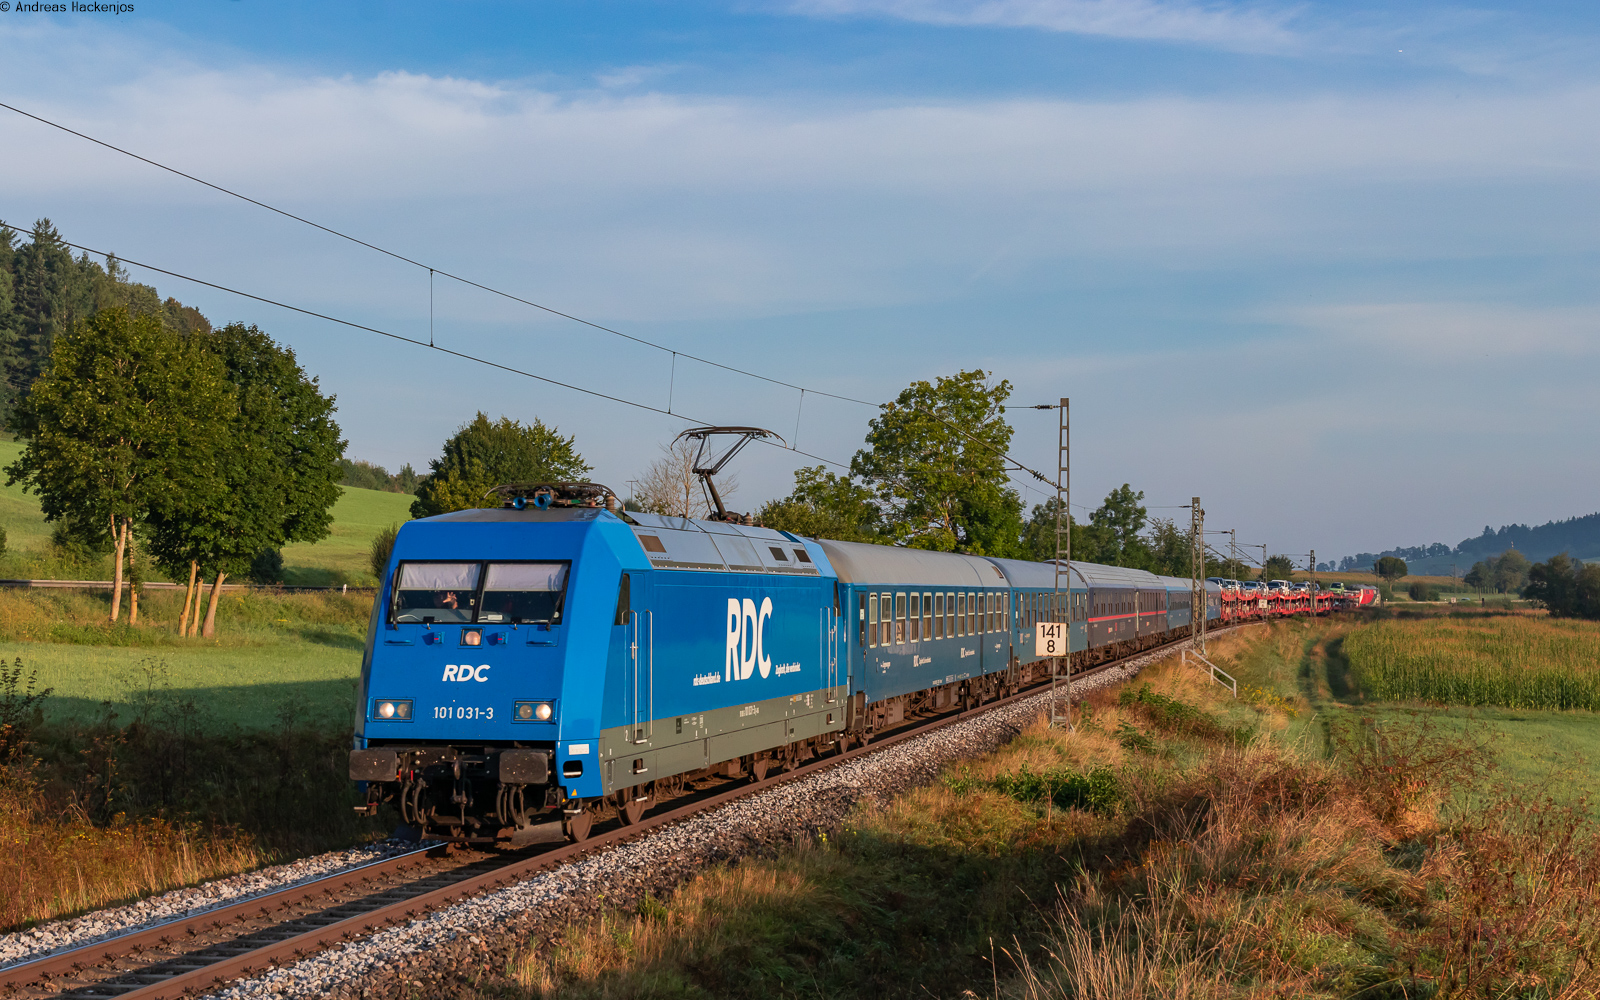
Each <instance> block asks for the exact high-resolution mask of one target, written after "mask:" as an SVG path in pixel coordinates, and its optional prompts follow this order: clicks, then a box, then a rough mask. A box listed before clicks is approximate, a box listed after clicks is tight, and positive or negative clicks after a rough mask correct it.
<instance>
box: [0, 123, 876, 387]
mask: <svg viewBox="0 0 1600 1000" xmlns="http://www.w3.org/2000/svg"><path fill="white" fill-rule="evenodd" d="M0 108H5V109H6V110H7V111H12V112H15V113H16V114H19V115H22V116H23V117H24V118H31V119H33V120H34V121H36V122H39V123H40V124H41V125H48V126H50V127H51V128H54V129H59V130H61V131H62V132H66V133H67V134H69V135H74V136H77V137H78V138H80V139H83V140H84V141H86V142H92V143H94V144H95V145H96V146H101V147H103V148H105V149H109V150H111V151H112V152H114V153H120V154H122V155H123V156H127V157H130V158H132V159H135V160H138V161H139V162H140V163H144V164H148V165H149V166H152V167H155V168H156V169H157V170H165V171H166V172H167V173H169V174H173V175H175V176H178V177H182V178H183V179H184V180H187V181H193V182H194V183H196V184H200V185H203V186H205V187H208V188H210V189H211V190H213V191H216V192H218V193H219V194H225V195H227V196H228V197H230V198H237V199H239V200H240V201H244V202H248V203H249V204H251V205H254V206H256V207H257V208H262V209H265V210H266V211H268V212H273V213H275V214H277V215H281V216H283V217H284V218H286V219H292V220H294V221H295V222H298V223H301V224H302V225H306V226H310V227H311V228H313V229H317V230H321V231H322V232H324V233H327V234H328V235H330V236H337V237H338V238H339V239H342V240H348V241H350V242H351V243H354V244H357V245H358V246H363V247H366V248H367V249H368V250H372V251H374V252H376V253H380V254H383V255H384V256H386V257H392V258H394V259H395V260H398V261H402V262H404V263H406V264H410V265H412V266H413V267H419V268H424V269H426V270H427V271H428V274H429V277H430V279H431V277H432V276H433V275H434V274H440V275H443V276H444V277H446V278H449V279H451V280H452V281H459V282H461V283H462V284H463V285H468V286H470V287H472V288H476V289H478V290H480V291H484V292H488V293H489V294H491V295H498V296H500V297H502V298H505V299H509V300H511V301H512V302H519V303H521V304H522V305H525V306H529V307H531V308H534V309H538V310H540V311H542V312H546V313H549V314H550V315H552V316H559V317H561V318H562V319H565V320H571V321H572V322H574V323H581V324H583V325H584V326H587V327H591V328H593V329H595V330H599V331H601V332H603V333H609V334H612V335H613V336H617V337H622V338H623V339H625V340H631V341H633V342H634V343H636V344H642V345H643V346H645V347H651V348H654V349H655V350H658V351H661V352H663V353H668V352H671V353H673V354H682V355H683V356H684V357H686V358H689V359H691V360H693V361H698V362H700V363H701V364H704V365H710V366H712V367H713V368H721V369H723V370H724V371H730V372H733V373H735V374H738V375H744V376H746V377H748V378H755V379H760V380H762V381H763V382H770V383H772V384H773V385H781V386H785V387H787V388H790V389H801V388H803V387H802V386H798V385H795V384H794V383H793V382H785V381H784V380H782V379H776V378H772V377H771V376H768V375H762V374H760V373H758V372H751V371H745V370H744V369H742V368H736V367H734V366H733V365H725V364H723V363H722V362H720V361H713V360H711V359H710V358H702V357H699V356H698V355H694V354H688V353H686V352H684V351H678V350H675V349H673V348H671V347H667V346H665V345H662V344H658V343H656V342H654V341H652V340H646V339H645V338H643V337H638V336H634V335H633V334H631V333H623V332H622V331H621V330H616V329H613V328H611V327H609V326H605V325H603V324H601V323H596V322H594V321H592V320H587V319H584V318H583V317H582V316H575V315H573V314H572V313H568V312H563V311H562V310H560V309H556V308H554V307H552V306H547V305H544V304H543V303H539V302H534V301H533V300H532V299H525V298H523V297H522V296H520V295H517V294H515V293H513V292H508V291H505V290H504V289H501V288H495V287H494V286H493V285H486V284H484V283H482V282H479V281H474V280H473V279H471V278H464V277H462V276H461V275H459V274H455V273H453V272H450V271H446V270H444V269H443V268H439V267H434V266H432V265H430V264H424V263H423V262H422V261H419V260H415V259H413V258H411V257H407V256H406V255H405V254H402V253H398V252H396V251H394V250H390V249H388V248H387V247H382V246H379V245H378V244H376V243H371V242H369V241H367V240H364V239H361V238H360V237H359V236H351V235H350V234H349V233H345V232H341V231H340V230H337V229H334V228H333V227H332V226H325V225H323V224H322V223H320V222H315V221H313V220H311V219H308V218H306V217H305V216H302V215H296V214H295V213H293V212H290V211H287V210H285V209H282V208H279V207H277V206H276V205H271V204H268V203H267V202H264V201H262V200H260V199H259V198H252V197H250V196H249V195H247V194H242V193H240V192H238V191H235V190H233V189H232V188H227V187H223V186H222V185H221V184H216V183H213V182H212V181H208V180H206V179H204V178H202V177H196V176H195V175H194V174H191V173H186V172H185V171H182V170H179V169H178V168H177V167H171V166H168V165H167V164H165V163H162V162H160V161H159V160H152V159H150V158H149V157H148V156H141V155H139V154H138V153H135V152H133V151H132V150H128V149H124V148H122V147H121V146H117V145H114V144H113V143H109V142H106V141H105V140H104V139H97V138H95V137H94V136H92V135H88V134H86V133H84V132H79V131H78V130H77V129H74V128H70V127H68V126H66V125H63V124H61V123H60V122H54V121H51V120H50V119H48V118H44V117H41V116H39V115H36V114H33V113H32V112H29V111H24V110H22V109H21V108H19V107H16V106H14V105H11V104H6V103H4V102H3V101H0ZM11 228H13V229H16V228H18V227H16V226H12V227H11ZM808 391H810V392H811V393H812V394H814V395H819V396H829V397H831V398H833V399H838V400H842V401H844V402H847V403H859V404H861V405H862V406H877V405H878V404H876V403H870V402H868V401H866V400H864V399H856V398H855V397H853V396H844V395H840V394H838V393H832V392H824V391H823V390H821V389H810V390H808Z"/></svg>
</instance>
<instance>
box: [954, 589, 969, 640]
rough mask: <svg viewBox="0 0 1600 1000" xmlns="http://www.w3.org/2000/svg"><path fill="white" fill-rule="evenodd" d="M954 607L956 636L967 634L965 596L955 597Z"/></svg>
mask: <svg viewBox="0 0 1600 1000" xmlns="http://www.w3.org/2000/svg"><path fill="white" fill-rule="evenodd" d="M955 606H956V631H955V634H956V635H958V636H961V635H966V634H967V595H966V594H956V595H955Z"/></svg>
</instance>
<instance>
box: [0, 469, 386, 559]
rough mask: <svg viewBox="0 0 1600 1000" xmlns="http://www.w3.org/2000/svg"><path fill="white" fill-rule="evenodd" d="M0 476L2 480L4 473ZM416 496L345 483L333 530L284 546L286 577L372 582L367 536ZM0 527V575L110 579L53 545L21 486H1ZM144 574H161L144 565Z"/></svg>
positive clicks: (32, 501)
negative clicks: (1, 545)
mask: <svg viewBox="0 0 1600 1000" xmlns="http://www.w3.org/2000/svg"><path fill="white" fill-rule="evenodd" d="M22 447H23V446H22V444H21V443H20V442H17V441H0V467H3V466H5V465H9V464H11V463H12V462H14V461H15V460H16V459H17V456H19V455H20V454H22ZM0 482H4V477H3V476H0ZM415 499H416V498H415V497H413V496H411V495H410V494H406V493H383V492H380V491H378V490H360V489H353V488H350V487H346V488H345V489H344V492H343V493H342V494H341V495H340V497H339V500H338V502H337V503H335V504H334V507H333V526H332V531H331V533H330V534H329V536H328V537H327V538H324V539H323V540H322V541H320V542H316V543H314V544H295V545H289V546H286V547H285V548H284V550H283V563H284V574H285V582H286V583H289V584H291V585H295V586H302V587H329V586H332V587H337V586H339V585H341V584H350V585H352V586H362V585H371V584H372V583H374V582H376V581H375V580H374V579H373V576H372V570H371V568H370V567H369V564H368V553H369V552H370V551H371V547H372V539H373V538H374V537H375V536H376V535H377V534H378V532H380V531H382V530H383V529H384V528H387V527H388V526H389V525H391V524H394V523H396V522H398V521H406V520H408V519H409V518H410V517H411V502H412V501H413V500H415ZM0 527H4V528H5V532H6V551H5V553H4V554H3V555H0V579H24V580H28V579H42V580H109V579H111V560H110V558H109V557H93V558H89V559H84V560H72V559H65V558H63V557H62V556H61V555H60V554H59V553H57V552H56V551H55V550H54V547H53V546H52V545H51V543H50V535H51V531H52V528H53V526H52V525H50V524H48V523H46V522H45V519H44V515H43V514H42V513H41V512H40V510H39V498H38V496H36V495H34V494H31V493H24V492H23V491H22V487H21V486H0ZM146 579H149V580H160V579H165V578H164V577H162V576H161V575H160V574H159V573H157V572H156V571H155V570H153V569H150V568H148V567H147V573H146ZM179 582H183V581H179Z"/></svg>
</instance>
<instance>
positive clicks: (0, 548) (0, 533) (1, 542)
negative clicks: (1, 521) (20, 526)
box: [0, 525, 6, 556]
mask: <svg viewBox="0 0 1600 1000" xmlns="http://www.w3.org/2000/svg"><path fill="white" fill-rule="evenodd" d="M5 554H6V529H5V526H4V525H0V556H3V555H5Z"/></svg>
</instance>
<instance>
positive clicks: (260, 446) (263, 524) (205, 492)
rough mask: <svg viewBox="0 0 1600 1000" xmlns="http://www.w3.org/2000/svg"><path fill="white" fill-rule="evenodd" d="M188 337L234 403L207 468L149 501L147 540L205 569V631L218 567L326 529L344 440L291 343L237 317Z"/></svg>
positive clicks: (168, 558) (169, 557) (212, 615)
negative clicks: (177, 492) (177, 491)
mask: <svg viewBox="0 0 1600 1000" xmlns="http://www.w3.org/2000/svg"><path fill="white" fill-rule="evenodd" d="M188 339H189V340H190V341H191V342H194V343H197V344H201V345H203V346H204V348H205V350H206V352H207V354H209V355H210V356H211V357H213V358H215V359H216V360H217V361H218V362H220V363H221V365H222V367H223V371H224V372H225V374H226V377H227V379H228V380H229V382H230V383H231V386H232V389H233V396H234V407H233V412H232V414H231V420H230V421H229V424H228V428H227V433H226V435H225V437H224V438H223V439H222V440H221V441H220V442H219V446H218V447H217V448H215V449H214V450H213V452H212V454H211V455H210V456H209V459H210V473H209V475H207V476H205V477H204V479H203V480H201V481H198V482H196V484H195V486H194V488H193V489H191V490H188V491H185V492H184V493H183V494H182V495H181V496H177V497H174V498H172V500H171V502H170V503H167V504H164V505H158V506H157V507H156V509H155V510H154V511H153V514H152V518H151V522H152V531H151V549H152V551H153V552H155V551H159V552H160V553H161V558H162V562H163V565H166V566H168V567H176V566H181V565H183V564H184V563H188V562H194V563H197V564H198V565H199V568H200V569H201V570H207V571H209V572H210V573H211V574H212V584H211V594H210V600H209V602H208V604H207V607H206V616H205V624H204V625H203V627H202V630H201V634H202V635H205V636H211V635H213V634H215V630H216V612H217V600H218V597H219V596H220V594H221V589H222V584H223V581H224V580H226V579H227V577H229V576H233V575H238V574H241V573H244V572H246V571H248V570H249V568H250V566H251V564H252V563H253V562H254V561H255V560H256V558H257V557H258V556H259V555H260V554H261V553H262V552H263V551H266V550H270V549H278V548H280V547H282V546H283V545H286V544H288V543H290V542H314V541H316V540H317V539H319V538H323V537H324V536H326V535H327V533H328V527H329V525H330V524H331V523H332V520H333V515H332V507H333V504H334V502H335V501H337V500H338V498H339V485H338V483H339V477H340V474H341V470H340V467H339V458H340V455H341V454H342V453H343V451H344V441H343V440H342V439H341V438H340V436H339V426H338V424H336V423H335V422H334V419H333V412H334V401H333V399H332V398H330V397H328V396H324V395H323V394H322V392H321V390H320V388H319V387H318V384H317V380H316V379H315V378H312V377H309V376H307V375H306V373H305V371H304V370H303V369H302V368H301V367H300V365H299V362H298V361H296V359H295V356H294V352H293V351H291V350H289V349H288V348H286V347H282V346H280V345H278V344H276V343H274V342H273V340H272V338H271V337H269V336H267V335H266V334H265V333H263V332H261V331H260V330H258V329H257V328H256V327H254V326H245V325H243V324H241V323H233V324H229V325H228V326H225V327H223V328H222V329H220V330H217V331H215V332H214V333H211V334H208V335H197V336H193V337H190V338H188Z"/></svg>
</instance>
